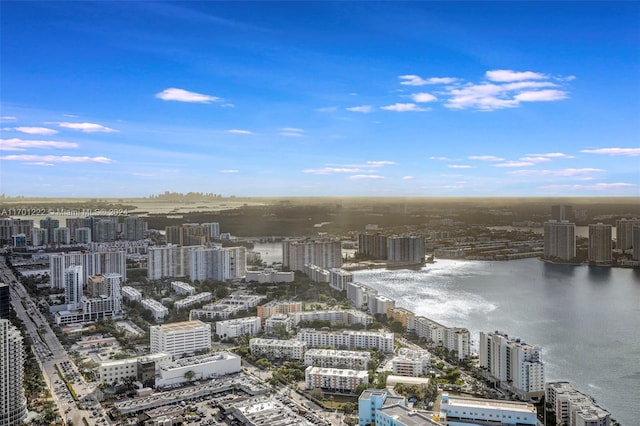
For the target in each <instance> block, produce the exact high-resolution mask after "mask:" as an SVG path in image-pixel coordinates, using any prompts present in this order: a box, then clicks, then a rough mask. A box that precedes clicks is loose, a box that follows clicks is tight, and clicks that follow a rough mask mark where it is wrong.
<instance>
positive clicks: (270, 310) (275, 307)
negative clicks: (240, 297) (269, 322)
mask: <svg viewBox="0 0 640 426" xmlns="http://www.w3.org/2000/svg"><path fill="white" fill-rule="evenodd" d="M300 311H302V302H294V301H287V300H272V301H271V302H268V303H265V304H264V305H260V306H258V316H259V317H260V318H262V319H266V318H269V317H270V316H272V315H275V314H290V313H292V312H300Z"/></svg>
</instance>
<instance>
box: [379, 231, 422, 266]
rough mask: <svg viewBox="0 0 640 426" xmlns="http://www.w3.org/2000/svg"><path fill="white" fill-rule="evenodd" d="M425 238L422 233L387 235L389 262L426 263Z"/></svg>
mask: <svg viewBox="0 0 640 426" xmlns="http://www.w3.org/2000/svg"><path fill="white" fill-rule="evenodd" d="M424 258H425V240H424V236H422V235H410V236H393V237H387V260H388V261H389V263H407V264H415V263H424Z"/></svg>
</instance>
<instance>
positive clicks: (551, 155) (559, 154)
mask: <svg viewBox="0 0 640 426" xmlns="http://www.w3.org/2000/svg"><path fill="white" fill-rule="evenodd" d="M527 155H529V156H532V157H546V158H576V157H574V156H573V155H568V154H563V153H562V152H548V153H546V154H527Z"/></svg>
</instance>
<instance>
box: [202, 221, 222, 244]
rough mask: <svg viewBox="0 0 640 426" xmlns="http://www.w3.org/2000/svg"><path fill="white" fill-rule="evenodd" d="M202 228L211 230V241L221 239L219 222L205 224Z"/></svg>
mask: <svg viewBox="0 0 640 426" xmlns="http://www.w3.org/2000/svg"><path fill="white" fill-rule="evenodd" d="M202 226H204V227H206V228H209V231H210V232H209V237H210V238H211V239H214V240H215V239H218V237H220V224H219V223H218V222H209V223H203V224H202Z"/></svg>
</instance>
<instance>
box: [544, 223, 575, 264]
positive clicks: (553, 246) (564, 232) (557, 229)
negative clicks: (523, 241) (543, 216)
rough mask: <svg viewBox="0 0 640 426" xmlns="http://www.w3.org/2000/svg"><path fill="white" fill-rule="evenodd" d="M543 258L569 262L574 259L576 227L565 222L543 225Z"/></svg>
mask: <svg viewBox="0 0 640 426" xmlns="http://www.w3.org/2000/svg"><path fill="white" fill-rule="evenodd" d="M544 257H546V258H558V259H562V260H570V259H573V258H574V257H576V225H575V224H573V223H569V222H567V221H562V222H558V221H556V220H550V221H548V222H545V223H544Z"/></svg>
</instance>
